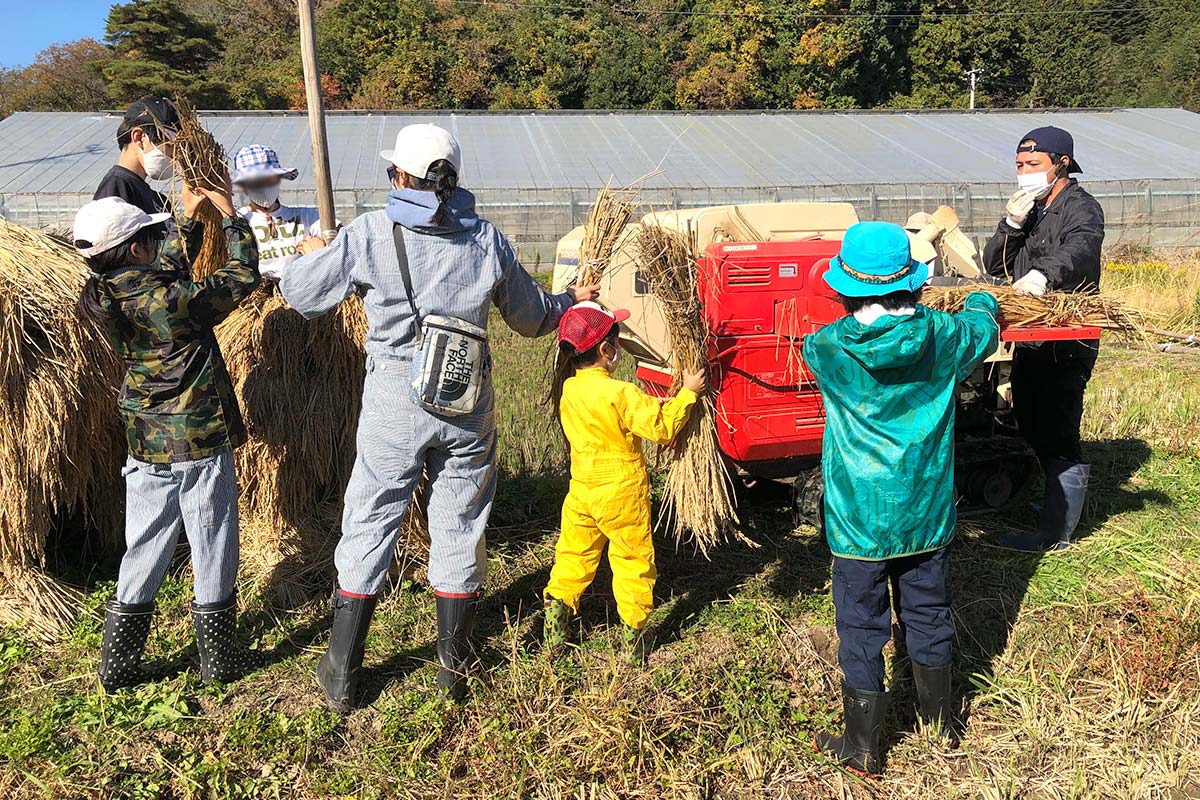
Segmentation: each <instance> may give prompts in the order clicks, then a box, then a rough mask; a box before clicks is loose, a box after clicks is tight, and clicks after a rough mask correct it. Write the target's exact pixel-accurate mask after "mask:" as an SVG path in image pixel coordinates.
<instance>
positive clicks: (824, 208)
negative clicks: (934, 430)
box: [555, 203, 1099, 520]
mask: <svg viewBox="0 0 1200 800" xmlns="http://www.w3.org/2000/svg"><path fill="white" fill-rule="evenodd" d="M647 220H648V221H649V220H653V221H656V222H658V223H659V224H662V225H664V226H668V227H674V228H677V229H679V230H682V231H685V232H687V233H689V235H691V236H693V237H695V241H696V246H697V251H698V252H700V253H702V255H701V256H700V258H699V260H698V263H697V269H698V273H697V283H698V288H699V293H700V299H701V302H702V305H703V309H704V320H705V323H706V325H707V327H708V330H709V331H710V334H711V336H710V344H709V367H710V376H711V383H712V386H713V388H714V389H715V390H716V399H715V402H716V417H717V435H718V440H719V444H720V448H721V451H722V453H723V454H724V455H725V457H726V458H727V459H728V462H729V464H730V466H731V467H732V468H733V470H734V472H735V473H736V474H737V475H739V476H741V477H742V478H743V479H745V480H754V479H758V478H764V479H776V480H786V481H791V482H792V483H793V485H794V487H795V500H796V508H797V512H798V514H799V516H801V517H802V518H806V519H810V520H819V509H820V507H821V505H820V501H821V497H820V491H821V489H820V487H821V482H820V470H819V467H820V457H821V441H822V436H823V434H824V427H825V415H824V409H823V406H822V403H821V396H820V392H819V391H818V389H817V387H816V385H815V384H814V382H813V380H812V376H811V374H809V373H808V371H807V370H806V369H805V367H804V365H803V363H802V361H801V359H800V343H801V342H802V340H803V337H804V336H805V335H806V334H808V333H812V332H813V331H815V330H817V329H818V328H819V327H821V326H822V325H825V324H827V323H830V322H832V321H834V320H836V319H837V318H839V317H841V316H842V315H843V314H844V313H845V312H844V311H843V310H842V307H841V305H840V304H839V303H838V302H837V299H836V296H835V295H834V293H833V291H832V290H830V289H829V287H828V286H827V285H826V284H825V281H824V280H823V279H822V277H821V276H822V275H823V274H824V272H825V271H826V270H827V269H828V268H829V262H830V259H831V258H832V257H833V256H834V255H836V253H837V251H838V249H839V247H840V246H841V235H842V234H843V233H844V232H845V230H846V229H847V228H848V227H850V225H853V224H854V223H855V222H857V221H858V218H857V215H856V214H855V213H854V210H853V208H852V207H851V206H849V205H848V204H841V203H772V204H762V205H741V206H717V207H712V208H704V209H698V210H692V211H686V212H679V211H674V212H665V213H658V214H653V215H650V216H649V217H648V218H647ZM635 227H636V226H630V227H629V228H628V229H627V231H626V233H625V235H624V236H622V238H621V239H620V240H619V241H618V243H617V246H616V249H615V251H614V257H613V260H612V262H611V263H610V266H609V268H608V270H607V272H606V274H605V277H604V279H603V282H602V294H601V302H602V303H605V304H607V305H610V306H612V307H614V308H628V309H629V310H630V311H631V312H632V315H631V317H630V320H629V322H628V323H627V324H626V325H625V326H623V328H622V333H621V343H622V345H623V346H624V347H625V349H626V350H628V351H629V352H631V353H632V354H633V355H634V356H635V357H636V358H637V376H638V378H639V379H641V381H642V383H643V385H644V386H645V388H646V389H647V391H650V392H651V393H656V394H664V393H666V392H667V391H668V390H669V389H670V385H671V382H672V373H671V371H670V369H669V367H668V366H667V363H668V354H669V353H670V341H669V336H668V335H667V333H666V327H665V324H664V323H663V320H662V315H661V311H660V310H659V309H658V307H657V305H656V303H655V301H654V298H653V296H652V295H651V294H650V293H649V289H648V287H647V286H646V285H645V283H644V281H643V280H642V279H641V278H640V277H639V275H638V273H637V266H636V263H635V262H634V260H633V257H632V252H631V251H632V250H633V248H632V247H630V246H629V244H630V243H631V242H632V236H633V232H634V228H635ZM908 227H909V230H910V237H911V240H912V244H913V253H914V256H915V257H917V258H919V259H921V260H923V261H928V262H932V263H933V264H934V275H935V277H934V280H935V281H939V282H946V281H950V282H960V281H964V280H965V281H971V280H976V281H978V280H980V279H981V277H982V270H981V267H980V264H979V258H978V253H977V251H976V248H975V247H974V245H973V244H972V243H971V242H970V240H969V239H967V237H966V236H964V235H963V234H962V232H961V231H959V230H958V220H957V217H955V215H954V213H953V211H952V210H951V209H949V208H946V207H943V208H941V209H939V210H938V211H937V212H935V213H934V214H932V215H916V216H914V218H913V219H911V220H910V223H909V226H908ZM581 240H582V228H577V229H576V230H575V231H573V232H572V233H571V234H569V235H568V236H567V237H565V238H564V239H563V240H562V241H561V242H560V243H559V248H558V252H557V257H556V269H555V286H556V288H561V287H563V286H565V285H567V284H568V283H570V282H571V281H572V280H573V279H574V277H575V273H576V272H577V269H578V247H579V242H580V241H581ZM1098 337H1099V330H1098V329H1096V328H1062V329H1048V328H1028V327H1026V328H1014V329H1008V330H1003V331H1002V333H1001V344H1000V347H999V348H998V350H997V352H996V353H995V354H994V355H992V356H991V357H990V358H988V359H987V361H986V362H985V363H984V364H982V365H981V366H980V367H979V368H978V369H977V370H976V371H975V373H974V374H972V375H971V376H970V377H969V378H968V379H967V380H966V381H964V382H963V383H962V384H961V385H960V387H959V391H958V415H957V422H956V436H957V442H956V463H957V471H956V482H957V488H958V493H959V496H960V498H963V499H965V500H966V501H967V502H969V503H971V504H972V505H980V506H987V507H993V508H996V507H1000V506H1002V505H1004V504H1006V503H1007V502H1008V501H1009V500H1010V499H1011V497H1012V496H1013V494H1014V493H1015V492H1016V491H1017V490H1018V489H1019V488H1020V486H1021V485H1022V484H1023V483H1024V481H1025V480H1026V478H1027V476H1028V475H1029V473H1030V471H1031V465H1032V463H1033V459H1032V453H1031V452H1030V451H1029V450H1028V448H1027V447H1026V446H1025V444H1024V442H1023V441H1022V440H1021V439H1020V438H1019V437H1018V436H1017V435H1016V427H1015V424H1014V422H1013V419H1012V409H1011V406H1010V404H1009V399H1008V375H1009V369H1010V365H1011V360H1012V346H1013V343H1014V342H1018V341H1050V340H1054V339H1093V338H1098Z"/></svg>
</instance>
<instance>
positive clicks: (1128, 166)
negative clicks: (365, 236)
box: [0, 108, 1200, 195]
mask: <svg viewBox="0 0 1200 800" xmlns="http://www.w3.org/2000/svg"><path fill="white" fill-rule="evenodd" d="M201 117H202V119H203V121H204V122H205V123H206V124H207V125H208V126H209V127H210V129H211V130H212V132H213V133H214V134H215V135H216V137H217V139H218V140H219V141H220V142H221V143H222V144H223V145H224V146H225V148H226V149H227V150H228V151H229V152H230V153H231V154H232V153H233V152H234V151H235V150H236V149H237V148H239V147H241V146H242V145H246V144H250V143H253V142H258V143H262V144H267V145H270V146H272V147H274V148H275V149H276V150H277V151H278V152H279V157H280V159H281V161H282V162H283V164H284V166H287V167H296V168H298V169H299V171H300V177H299V179H298V180H297V182H296V183H295V184H293V187H294V188H295V189H308V188H312V185H313V169H312V157H311V152H310V149H309V132H308V120H307V115H305V114H303V113H300V112H236V111H218V112H202V113H201ZM416 121H420V122H433V123H436V124H438V125H442V126H444V127H446V128H449V129H450V130H451V131H453V132H454V134H455V135H456V136H457V137H458V139H459V141H460V142H461V144H462V149H463V159H464V167H463V172H464V174H463V183H464V185H466V186H468V187H471V188H475V189H490V190H495V189H514V190H524V189H563V188H590V189H594V188H598V187H600V186H603V185H604V183H605V182H606V181H607V180H608V179H609V177H610V176H612V177H613V178H614V180H615V182H616V183H617V184H624V183H628V182H630V181H633V180H636V179H638V178H641V177H643V176H646V175H648V174H651V173H656V174H654V175H652V177H650V178H648V179H647V181H646V185H647V186H650V187H656V188H670V187H677V188H679V189H713V188H719V189H727V188H762V187H772V186H831V185H842V184H875V185H881V184H908V183H923V184H929V183H945V184H971V183H996V182H1011V181H1012V173H1013V167H1012V159H1013V153H1014V150H1015V147H1016V143H1017V141H1018V137H1020V136H1021V135H1023V134H1024V133H1026V132H1027V131H1029V130H1030V129H1032V128H1036V127H1038V126H1041V125H1049V124H1053V125H1058V126H1059V127H1062V128H1065V129H1067V130H1068V131H1070V132H1071V133H1072V134H1073V135H1074V137H1075V143H1076V145H1075V151H1076V153H1075V154H1076V157H1077V158H1078V160H1079V163H1080V164H1081V165H1082V166H1083V168H1084V174H1083V176H1082V177H1083V179H1084V180H1093V181H1098V180H1143V179H1173V178H1182V179H1196V178H1200V146H1197V145H1198V143H1200V114H1195V113H1192V112H1189V111H1185V110H1183V109H1174V108H1164V109H1097V110H1062V111H986V112H967V111H918V112H877V111H870V112H861V111H860V112H853V111H850V112H777V113H775V112H759V111H748V112H722V113H682V112H681V113H650V112H470V111H467V112H462V111H459V112H401V111H378V112H368V111H362V112H331V113H329V114H328V116H327V129H328V136H329V147H330V166H331V169H332V173H333V182H334V188H336V189H339V190H354V189H371V190H377V189H380V188H383V187H384V186H385V185H386V177H385V176H384V168H385V163H384V162H383V160H382V159H381V158H380V157H379V151H380V150H383V149H386V148H390V147H391V146H392V140H393V138H394V136H395V134H396V131H397V130H398V129H399V128H400V126H402V125H404V124H407V123H410V122H416ZM119 122H120V114H119V113H111V112H108V113H106V112H100V113H60V112H21V113H17V114H13V115H12V116H10V117H8V118H7V119H5V120H3V121H0V194H9V195H14V194H27V193H39V194H40V193H51V194H71V193H89V194H90V193H91V191H92V190H93V188H94V187H95V186H96V185H97V184H98V183H99V181H100V179H101V177H102V176H103V175H104V173H105V172H106V171H107V170H108V169H109V167H111V166H112V164H113V163H114V162H115V161H116V157H117V150H116V145H115V142H114V137H115V132H116V128H117V124H118V123H119Z"/></svg>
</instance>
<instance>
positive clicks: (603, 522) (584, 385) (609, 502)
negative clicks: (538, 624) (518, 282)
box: [544, 302, 706, 661]
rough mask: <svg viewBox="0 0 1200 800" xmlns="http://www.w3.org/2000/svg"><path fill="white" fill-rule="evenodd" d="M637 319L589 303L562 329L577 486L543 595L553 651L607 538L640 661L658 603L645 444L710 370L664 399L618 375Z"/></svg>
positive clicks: (566, 426) (670, 429)
mask: <svg viewBox="0 0 1200 800" xmlns="http://www.w3.org/2000/svg"><path fill="white" fill-rule="evenodd" d="M628 317H629V312H628V311H617V312H616V313H610V312H609V311H606V310H605V309H603V308H601V307H600V306H599V305H597V304H596V303H592V302H584V303H579V304H577V305H575V306H573V307H572V308H571V309H569V310H568V311H567V312H566V313H565V314H564V315H563V317H562V320H561V321H560V322H559V325H558V358H557V362H556V365H555V377H554V385H553V389H552V391H551V400H552V402H553V403H554V407H555V409H556V410H557V412H558V418H559V422H560V423H561V424H562V429H563V433H564V434H565V435H566V437H567V441H568V443H569V444H570V446H571V487H570V490H569V491H568V493H567V498H566V500H565V502H564V503H563V511H562V532H561V533H560V534H559V537H558V543H557V544H556V546H555V548H554V568H553V569H552V570H551V572H550V583H549V584H548V585H547V586H546V591H545V592H544V597H545V643H546V647H547V650H549V651H551V652H553V651H554V650H555V649H557V648H558V647H560V646H561V645H562V644H564V643H565V642H566V640H567V638H568V636H569V634H568V625H569V622H570V618H571V615H572V614H573V613H577V612H578V611H579V598H580V596H581V595H582V594H583V592H584V590H585V589H587V587H588V586H589V585H591V583H592V580H593V579H594V578H595V577H596V567H597V566H599V564H600V556H601V554H602V553H603V551H604V545H605V543H607V544H608V561H609V564H610V565H611V566H612V572H613V594H614V595H615V596H616V599H617V611H618V613H619V614H620V615H621V620H622V622H623V623H624V636H623V639H624V646H625V653H626V656H627V657H628V658H629V659H630V660H631V661H636V660H638V659H640V655H641V649H642V648H641V633H642V628H643V627H644V626H645V624H646V618H647V617H649V616H650V612H651V611H652V610H653V609H654V578H655V574H656V573H655V568H654V542H653V540H652V539H651V536H650V481H649V477H648V476H647V474H646V463H645V460H644V459H643V456H642V440H643V439H647V440H649V441H651V442H654V443H656V444H667V443H669V442H670V441H671V440H672V439H674V438H675V436H676V434H678V433H679V431H680V430H681V429H682V428H683V425H684V423H685V422H686V421H687V418H688V413H689V412H690V411H691V408H692V406H693V405H694V404H695V402H696V398H697V396H698V394H699V393H701V392H703V391H704V390H705V388H706V381H705V378H704V373H702V372H697V373H694V374H687V375H685V376H684V379H683V387H682V388H681V389H680V390H679V393H678V394H677V395H676V396H675V397H673V398H671V399H670V400H667V401H666V402H660V401H659V400H657V399H656V398H654V397H651V396H650V395H648V394H646V393H645V392H643V391H641V390H640V389H638V388H637V387H636V386H634V385H633V384H630V383H626V382H625V381H619V380H615V379H614V378H613V377H612V375H611V374H610V370H611V369H612V366H613V365H614V364H615V363H616V361H617V358H618V356H619V355H620V350H619V349H618V346H617V330H618V327H617V326H618V323H620V322H622V321H624V320H625V319H628Z"/></svg>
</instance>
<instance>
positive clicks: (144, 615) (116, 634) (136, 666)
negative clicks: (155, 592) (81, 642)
mask: <svg viewBox="0 0 1200 800" xmlns="http://www.w3.org/2000/svg"><path fill="white" fill-rule="evenodd" d="M153 616H154V603H140V604H137V605H134V604H132V603H118V602H117V601H116V600H109V601H108V604H107V605H106V606H105V607H104V638H103V639H102V640H101V644H100V667H99V669H98V670H97V671H98V672H99V675H100V685H101V686H103V687H104V691H106V692H115V691H116V690H117V689H124V688H126V687H128V686H137V685H138V684H139V683H144V682H145V681H146V680H147V679H149V677H150V675H149V673H148V672H147V671H146V668H145V666H143V665H142V651H143V650H144V649H146V639H147V638H148V637H149V636H150V620H151V618H152V617H153Z"/></svg>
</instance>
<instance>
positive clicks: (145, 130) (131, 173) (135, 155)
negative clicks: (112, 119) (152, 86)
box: [92, 97, 179, 214]
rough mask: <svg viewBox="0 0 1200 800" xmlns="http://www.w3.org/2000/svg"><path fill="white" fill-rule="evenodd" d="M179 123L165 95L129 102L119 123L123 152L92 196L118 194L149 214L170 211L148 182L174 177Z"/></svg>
mask: <svg viewBox="0 0 1200 800" xmlns="http://www.w3.org/2000/svg"><path fill="white" fill-rule="evenodd" d="M178 126H179V113H178V112H177V111H176V110H175V104H174V103H172V102H171V101H170V100H168V99H167V98H165V97H143V98H142V99H141V100H137V101H135V102H134V103H133V104H132V105H130V106H129V108H128V109H127V110H126V111H125V116H124V118H123V119H122V120H121V124H120V125H119V126H117V148H118V149H119V150H120V151H121V155H120V157H119V158H118V159H117V163H116V164H115V165H113V168H112V169H110V170H109V171H108V172H107V173H106V174H105V176H104V178H103V180H101V181H100V185H99V186H98V187H97V188H96V194H95V195H94V196H93V198H92V199H93V200H100V199H101V198H104V197H119V198H121V199H122V200H124V201H125V202H127V203H130V204H132V205H135V206H137V207H138V208H140V209H141V210H142V211H145V212H146V213H147V214H157V213H159V212H160V211H163V210H169V209H165V206H166V200H165V199H164V198H163V196H162V195H161V194H159V193H158V192H156V191H154V189H152V188H150V184H149V183H147V182H146V181H147V179H153V180H167V179H168V178H170V177H171V160H170V153H169V150H170V146H171V144H170V142H171V139H172V138H174V136H175V131H176V129H177V128H178Z"/></svg>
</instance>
